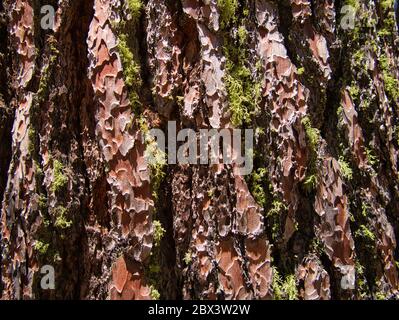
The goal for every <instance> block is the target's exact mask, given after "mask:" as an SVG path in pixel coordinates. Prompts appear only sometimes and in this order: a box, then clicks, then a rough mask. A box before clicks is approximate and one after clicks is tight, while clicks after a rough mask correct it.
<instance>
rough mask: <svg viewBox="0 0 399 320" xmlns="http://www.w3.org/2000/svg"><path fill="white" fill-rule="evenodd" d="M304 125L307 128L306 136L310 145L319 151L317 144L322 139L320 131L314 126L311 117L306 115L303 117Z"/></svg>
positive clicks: (313, 149) (312, 149)
mask: <svg viewBox="0 0 399 320" xmlns="http://www.w3.org/2000/svg"><path fill="white" fill-rule="evenodd" d="M302 125H303V126H304V128H305V132H306V137H307V140H308V144H309V147H310V149H311V151H312V152H314V153H316V152H317V146H318V144H319V141H320V131H319V130H318V129H316V128H313V127H312V121H311V120H310V118H309V117H304V118H303V119H302Z"/></svg>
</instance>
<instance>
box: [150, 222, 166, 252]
mask: <svg viewBox="0 0 399 320" xmlns="http://www.w3.org/2000/svg"><path fill="white" fill-rule="evenodd" d="M153 225H154V244H155V246H156V247H159V246H160V245H161V240H162V238H163V237H164V235H165V232H166V230H165V229H164V228H163V227H162V224H161V222H160V221H158V220H154V221H153Z"/></svg>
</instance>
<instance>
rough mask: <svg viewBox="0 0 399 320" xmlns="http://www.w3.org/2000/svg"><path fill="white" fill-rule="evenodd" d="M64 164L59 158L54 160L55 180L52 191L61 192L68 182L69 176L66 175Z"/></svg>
mask: <svg viewBox="0 0 399 320" xmlns="http://www.w3.org/2000/svg"><path fill="white" fill-rule="evenodd" d="M63 171H64V166H63V164H62V163H61V162H60V161H58V160H53V181H52V183H51V188H50V190H51V192H60V191H61V190H63V189H64V188H65V187H66V185H67V183H68V178H67V177H66V176H65V175H64V172H63Z"/></svg>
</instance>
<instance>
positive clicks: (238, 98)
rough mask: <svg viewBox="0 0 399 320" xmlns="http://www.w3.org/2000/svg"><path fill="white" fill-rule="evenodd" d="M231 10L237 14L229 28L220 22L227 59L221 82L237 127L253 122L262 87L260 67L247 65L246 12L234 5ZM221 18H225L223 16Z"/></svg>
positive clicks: (232, 119) (248, 62)
mask: <svg viewBox="0 0 399 320" xmlns="http://www.w3.org/2000/svg"><path fill="white" fill-rule="evenodd" d="M226 2H228V1H226ZM222 12H223V11H222ZM234 12H236V16H234V18H233V19H232V20H230V27H229V28H228V30H227V28H226V29H225V26H224V25H223V24H222V33H223V39H224V44H223V53H224V56H225V59H226V65H225V78H224V83H225V85H226V91H227V98H228V102H229V109H230V112H231V123H232V124H233V125H234V126H235V127H237V128H239V127H242V126H249V125H251V124H252V123H253V115H254V114H255V112H256V111H258V104H259V102H260V100H261V87H262V86H261V80H260V76H261V72H260V70H259V69H261V66H258V65H257V64H256V65H255V66H252V65H251V64H250V54H249V52H248V41H249V33H248V30H247V27H246V22H247V20H248V16H247V15H248V13H247V14H246V13H245V12H244V11H243V10H237V7H235V9H234ZM222 21H224V20H223V18H222ZM252 62H253V61H252Z"/></svg>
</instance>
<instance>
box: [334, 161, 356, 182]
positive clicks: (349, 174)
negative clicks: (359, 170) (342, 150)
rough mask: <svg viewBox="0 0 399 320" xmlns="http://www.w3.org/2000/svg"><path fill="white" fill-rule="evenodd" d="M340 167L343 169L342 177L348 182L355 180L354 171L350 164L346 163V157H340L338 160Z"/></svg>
mask: <svg viewBox="0 0 399 320" xmlns="http://www.w3.org/2000/svg"><path fill="white" fill-rule="evenodd" d="M338 163H339V166H340V167H341V173H342V176H343V177H344V178H345V179H347V180H348V181H350V180H352V178H353V171H352V169H351V167H350V165H349V163H348V162H346V161H345V159H344V157H340V158H339V160H338Z"/></svg>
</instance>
